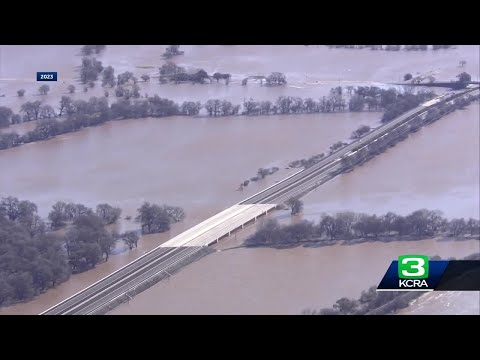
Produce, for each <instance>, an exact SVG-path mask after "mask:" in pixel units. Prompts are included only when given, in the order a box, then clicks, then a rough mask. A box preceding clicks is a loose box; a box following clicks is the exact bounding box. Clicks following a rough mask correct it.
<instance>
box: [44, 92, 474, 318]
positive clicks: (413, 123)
mask: <svg viewBox="0 0 480 360" xmlns="http://www.w3.org/2000/svg"><path fill="white" fill-rule="evenodd" d="M479 96H480V91H479V88H478V87H475V88H469V89H467V90H464V91H462V92H457V93H454V94H445V95H442V96H439V97H437V98H435V99H433V100H430V101H428V102H426V103H424V104H422V105H420V106H418V107H416V108H415V109H412V110H410V111H408V112H406V113H404V114H402V115H401V116H399V117H398V118H396V119H394V120H392V121H390V122H388V123H387V124H384V125H382V126H380V127H378V128H376V129H374V130H373V131H371V132H370V133H368V134H367V135H365V136H364V137H362V138H360V139H359V140H356V141H354V142H352V143H351V144H349V145H347V146H345V147H343V148H341V149H339V150H337V151H336V152H334V153H332V154H331V155H329V156H328V157H326V158H324V159H323V160H321V161H320V162H318V163H317V164H315V165H313V166H311V167H309V168H307V169H303V170H300V171H298V172H296V173H294V174H293V175H291V176H289V177H287V178H286V179H284V180H282V181H280V182H278V183H276V184H274V185H272V186H270V187H268V188H266V189H264V190H262V191H260V192H259V193H257V194H255V195H253V196H251V197H249V198H248V199H245V200H243V201H242V202H240V203H238V204H235V205H233V206H231V207H229V208H228V209H226V210H224V211H222V212H220V213H218V214H216V215H214V216H213V217H211V218H209V219H207V220H205V221H203V222H201V223H199V224H198V225H196V226H194V227H192V228H191V229H189V230H187V231H185V232H183V233H181V234H179V235H177V236H175V237H174V238H172V239H171V240H169V241H167V242H165V243H164V244H162V245H160V246H158V247H157V248H155V249H153V250H151V251H149V252H147V253H146V254H144V255H143V256H141V257H139V258H138V259H136V260H135V261H133V262H131V263H130V264H128V265H126V266H124V267H122V268H121V269H119V270H117V271H115V272H114V273H112V274H110V275H109V276H107V277H105V278H103V279H101V280H100V281H98V282H96V283H95V284H93V285H91V286H89V287H88V288H86V289H84V290H82V291H80V292H79V293H77V294H75V295H73V296H71V297H70V298H68V299H66V300H64V301H62V302H61V303H59V304H57V305H55V306H53V307H52V308H50V309H48V310H46V311H44V312H42V314H41V315H43V314H45V315H50V314H51V315H57V314H58V315H60V314H64V315H69V314H71V315H75V314H79V315H80V314H102V313H106V312H108V311H109V310H110V309H112V308H113V307H114V306H116V305H118V304H120V303H122V302H125V301H128V300H129V299H130V298H131V297H132V296H134V295H135V294H138V293H139V292H141V291H143V290H144V289H146V288H148V287H149V286H151V285H152V284H154V283H155V282H158V281H159V280H161V279H163V278H165V277H168V276H170V275H171V274H172V273H173V272H175V271H176V270H178V269H179V268H180V267H182V266H184V265H186V264H188V263H190V262H192V261H195V260H197V259H199V258H200V257H202V256H204V255H205V254H208V253H209V252H211V251H212V250H211V248H210V247H209V245H211V244H213V243H215V242H218V241H219V240H220V239H221V238H222V237H226V236H229V235H230V234H231V233H232V232H234V231H236V230H238V229H241V228H243V227H244V226H245V225H247V224H248V223H251V222H254V221H256V219H257V218H258V217H260V216H262V215H265V214H267V213H268V212H269V211H271V210H273V209H275V208H276V207H277V206H278V205H280V204H283V203H285V202H286V201H287V200H288V199H290V198H292V197H298V196H301V195H303V194H305V193H307V192H309V191H311V190H312V189H314V188H315V187H317V186H319V185H321V184H323V183H325V182H326V181H328V180H330V179H332V178H333V177H335V176H337V175H338V174H340V173H342V172H343V171H345V170H346V165H345V164H346V163H348V160H349V159H352V158H357V155H358V154H361V153H363V152H367V153H368V152H369V151H370V150H371V152H375V151H377V150H378V148H379V146H380V145H382V144H383V146H386V145H389V144H391V143H393V142H395V141H398V139H401V138H405V137H406V136H407V135H408V133H410V132H412V131H416V130H417V129H418V128H419V127H420V126H422V125H424V124H426V123H428V122H431V121H434V120H435V119H437V118H439V117H440V116H442V115H443V114H445V113H448V112H450V111H452V109H453V107H452V106H449V105H453V101H454V100H455V99H456V98H459V97H471V98H472V97H475V98H477V99H478V97H479ZM433 108H435V109H437V110H436V111H434V112H432V113H430V112H429V110H430V109H433ZM379 144H380V145H379ZM359 159H360V160H362V159H364V158H359ZM360 160H359V161H360ZM353 163H355V162H353ZM356 163H358V161H357V162H356Z"/></svg>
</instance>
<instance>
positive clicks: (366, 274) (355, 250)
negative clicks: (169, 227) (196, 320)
mask: <svg viewBox="0 0 480 360" xmlns="http://www.w3.org/2000/svg"><path fill="white" fill-rule="evenodd" d="M239 237H240V235H239ZM236 245H238V239H234V238H231V239H227V240H226V241H224V242H223V243H222V244H221V245H220V246H219V247H218V250H219V251H217V252H216V253H214V254H211V255H209V256H207V257H205V258H203V259H202V260H200V261H198V262H196V263H193V264H191V265H189V266H188V267H185V268H184V269H182V270H181V271H180V272H179V273H177V274H175V275H174V276H173V277H172V278H170V279H168V280H166V281H163V282H160V283H158V284H156V285H155V286H153V287H152V288H150V289H148V290H146V291H144V292H142V293H140V294H139V295H137V296H135V297H134V298H133V299H132V300H130V301H129V302H128V303H125V304H122V305H120V306H118V307H117V308H115V309H113V310H112V311H111V312H110V313H109V314H111V315H129V314H138V315H144V314H151V315H160V314H171V315H173V314H182V315H183V314H204V315H206V314H215V315H223V314H235V315H237V314H238V315H247V314H249V315H250V314H268V315H276V314H290V315H295V314H301V313H302V311H303V310H306V309H315V310H318V309H320V308H324V307H331V306H332V305H333V304H334V303H335V302H336V301H337V300H338V299H339V298H341V297H349V298H358V297H359V296H360V293H361V292H362V291H363V290H366V289H368V288H369V287H370V286H372V285H378V283H379V282H380V280H381V278H382V277H383V275H384V274H385V271H386V269H387V268H388V266H389V265H390V262H391V261H392V259H395V258H396V257H397V256H398V254H406V253H411V252H416V253H422V254H432V256H433V255H440V256H442V257H449V256H455V257H463V256H466V255H469V254H471V253H473V252H476V251H478V246H479V245H478V240H473V241H461V242H446V241H443V242H442V241H436V240H431V239H430V240H420V241H414V242H408V241H406V242H404V241H399V242H391V243H373V242H372V243H363V244H357V245H333V246H326V247H320V248H304V247H296V248H292V249H281V250H278V249H270V248H256V249H248V248H236ZM372 259H375V260H374V261H373V260H372ZM332 274H335V275H334V276H333V275H332Z"/></svg>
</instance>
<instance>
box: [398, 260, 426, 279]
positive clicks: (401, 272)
mask: <svg viewBox="0 0 480 360" xmlns="http://www.w3.org/2000/svg"><path fill="white" fill-rule="evenodd" d="M398 277H399V278H400V279H427V278H428V256H426V255H400V256H399V257H398Z"/></svg>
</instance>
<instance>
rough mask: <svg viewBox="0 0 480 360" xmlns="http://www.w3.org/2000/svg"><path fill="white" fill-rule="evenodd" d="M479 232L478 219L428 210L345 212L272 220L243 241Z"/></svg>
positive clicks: (284, 241) (261, 242)
mask: <svg viewBox="0 0 480 360" xmlns="http://www.w3.org/2000/svg"><path fill="white" fill-rule="evenodd" d="M290 206H291V208H292V213H295V212H298V211H294V206H299V205H298V203H297V202H296V201H292V202H290ZM300 206H301V204H300ZM300 210H301V208H300ZM479 230H480V223H479V220H478V219H473V218H470V219H468V220H466V219H464V218H460V219H451V220H448V219H446V218H445V217H443V216H442V213H441V212H440V211H432V210H427V209H421V210H417V211H414V212H412V213H411V214H409V215H407V216H402V215H398V214H395V213H393V212H388V213H386V214H384V215H381V216H377V215H368V214H361V213H360V214H359V213H354V212H350V211H346V212H339V213H337V214H335V215H328V214H325V215H323V216H322V217H321V219H320V220H319V221H318V222H316V223H314V222H311V221H306V220H305V221H301V222H297V223H295V224H291V225H284V226H282V225H280V224H279V223H278V222H277V221H275V220H268V221H266V222H265V223H264V224H263V225H262V226H261V227H260V229H259V230H258V231H256V232H255V233H254V234H253V235H251V236H250V237H249V238H247V239H246V240H245V244H246V245H267V246H268V245H281V244H297V243H301V242H311V241H323V242H327V243H329V242H336V241H339V240H344V241H346V242H349V241H356V240H358V239H372V240H380V239H382V240H392V239H398V240H405V239H415V238H418V237H432V236H437V235H438V236H452V237H464V235H469V236H473V235H478V233H479Z"/></svg>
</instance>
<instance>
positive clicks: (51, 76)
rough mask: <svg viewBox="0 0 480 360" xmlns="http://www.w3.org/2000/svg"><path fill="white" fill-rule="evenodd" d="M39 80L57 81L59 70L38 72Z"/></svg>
mask: <svg viewBox="0 0 480 360" xmlns="http://www.w3.org/2000/svg"><path fill="white" fill-rule="evenodd" d="M37 81H57V72H45V71H43V72H37Z"/></svg>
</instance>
